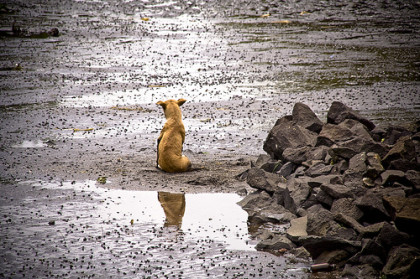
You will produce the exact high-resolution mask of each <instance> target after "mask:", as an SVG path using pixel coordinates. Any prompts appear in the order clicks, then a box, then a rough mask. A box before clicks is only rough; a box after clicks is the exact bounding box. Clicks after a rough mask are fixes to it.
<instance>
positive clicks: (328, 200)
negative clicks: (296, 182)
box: [315, 189, 334, 208]
mask: <svg viewBox="0 0 420 279" xmlns="http://www.w3.org/2000/svg"><path fill="white" fill-rule="evenodd" d="M315 198H316V200H317V201H318V202H319V203H320V204H322V205H323V206H325V207H327V208H331V206H332V204H333V201H334V199H333V198H332V197H331V196H330V195H328V194H327V193H325V192H324V191H322V190H321V189H319V190H318V192H315Z"/></svg>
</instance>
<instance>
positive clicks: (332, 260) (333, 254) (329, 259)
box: [314, 250, 351, 265]
mask: <svg viewBox="0 0 420 279" xmlns="http://www.w3.org/2000/svg"><path fill="white" fill-rule="evenodd" d="M350 256H351V255H350V253H349V252H347V251H345V250H332V251H324V252H322V253H321V254H320V255H319V256H318V257H317V258H316V259H315V260H314V263H315V264H317V263H329V264H336V265H337V264H338V265H339V264H340V263H342V262H343V261H345V260H347V259H348V258H349V257H350Z"/></svg>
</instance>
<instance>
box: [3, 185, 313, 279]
mask: <svg viewBox="0 0 420 279" xmlns="http://www.w3.org/2000/svg"><path fill="white" fill-rule="evenodd" d="M2 188H3V189H4V190H13V194H12V195H10V196H9V195H5V194H2V195H1V196H0V212H1V216H2V218H1V229H0V236H1V239H2V244H1V245H0V255H1V256H0V257H1V261H0V275H1V276H2V277H6V278H18V277H22V276H26V277H31V276H37V277H44V276H65V277H67V278H76V277H79V276H82V277H83V276H84V277H90V276H93V275H95V276H100V277H101V278H114V277H116V278H130V276H135V277H136V276H140V277H139V278H146V277H149V276H150V277H152V278H163V277H166V276H170V277H172V276H175V277H182V278H207V277H223V278H233V277H235V278H248V277H249V276H256V277H263V278H278V276H280V274H281V276H282V278H296V277H298V278H301V277H305V276H306V272H307V265H305V264H304V263H299V262H297V261H296V260H293V259H292V258H284V257H277V256H274V255H271V254H268V253H263V252H257V251H256V250H255V249H254V245H255V240H253V239H252V238H251V237H250V235H249V233H248V226H247V214H246V212H245V211H243V210H242V209H241V208H240V207H239V206H238V205H237V204H236V202H238V201H239V200H240V199H241V198H240V196H238V195H237V194H220V193H207V194H206V193H203V194H185V195H184V194H181V193H178V194H176V193H175V194H171V193H157V192H154V191H148V192H140V191H127V190H108V189H105V188H101V187H97V186H96V182H95V181H84V182H75V181H73V182H71V181H63V182H42V181H37V182H30V181H28V182H21V183H19V184H17V185H2ZM6 188H7V189H6ZM28 189H30V190H28ZM162 195H165V197H163V196H162ZM158 197H159V198H158ZM181 200H183V201H184V203H182V202H181ZM171 202H172V204H171ZM181 204H182V206H180V205H181ZM174 215H175V216H176V219H177V220H176V221H174V219H173V216H174ZM171 216H172V217H171ZM28 240H30V241H28ZM291 261H292V262H293V263H292V262H291Z"/></svg>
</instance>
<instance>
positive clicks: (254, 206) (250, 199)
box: [238, 190, 276, 214]
mask: <svg viewBox="0 0 420 279" xmlns="http://www.w3.org/2000/svg"><path fill="white" fill-rule="evenodd" d="M272 204H276V201H275V200H274V199H273V197H271V196H270V195H269V194H268V193H267V192H265V191H261V190H260V191H256V192H253V193H251V194H249V195H247V196H246V197H245V198H243V199H242V200H241V201H239V202H238V205H239V206H240V207H242V208H243V209H244V210H245V211H247V212H248V213H250V214H253V213H254V212H257V211H260V210H261V209H262V208H266V207H269V206H271V205H272Z"/></svg>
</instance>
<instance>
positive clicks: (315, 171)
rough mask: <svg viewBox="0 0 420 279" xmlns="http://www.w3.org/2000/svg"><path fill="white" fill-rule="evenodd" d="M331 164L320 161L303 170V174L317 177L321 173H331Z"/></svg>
mask: <svg viewBox="0 0 420 279" xmlns="http://www.w3.org/2000/svg"><path fill="white" fill-rule="evenodd" d="M332 168H333V166H332V165H325V164H324V163H322V162H320V163H318V164H315V165H313V166H311V167H310V168H309V169H307V170H306V171H305V175H307V176H309V177H317V176H321V175H328V174H330V173H331V170H332Z"/></svg>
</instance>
